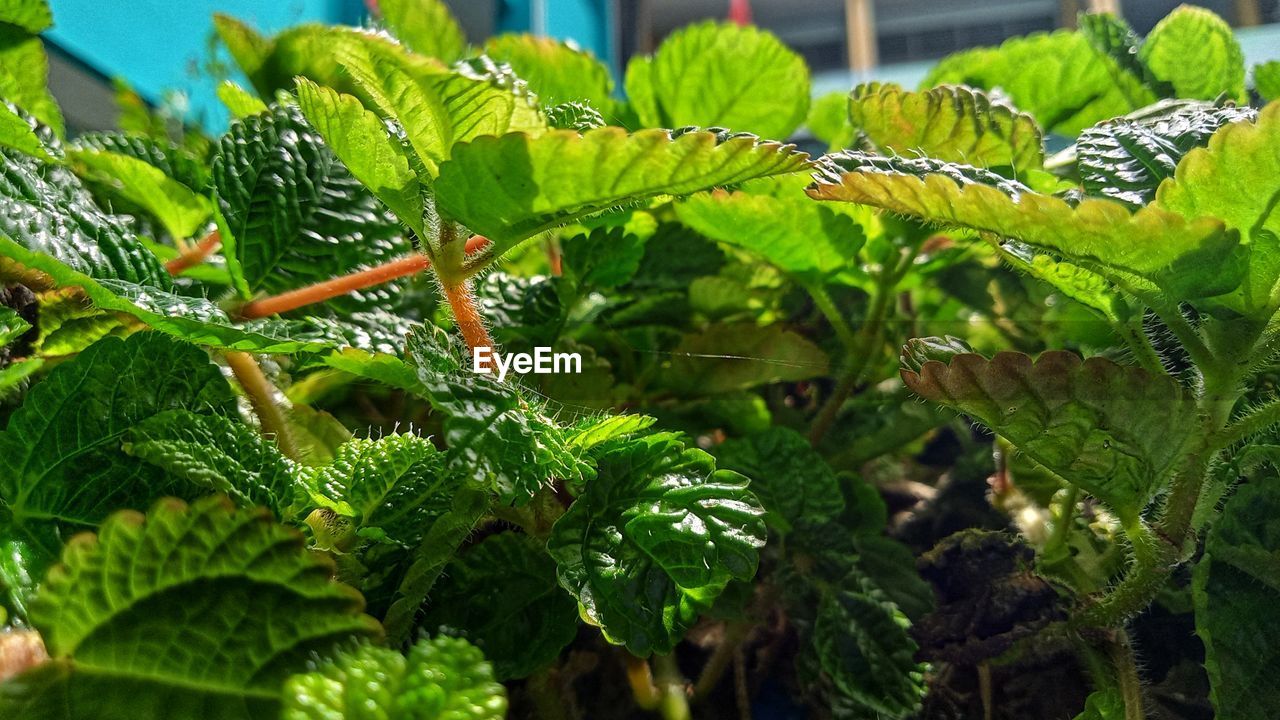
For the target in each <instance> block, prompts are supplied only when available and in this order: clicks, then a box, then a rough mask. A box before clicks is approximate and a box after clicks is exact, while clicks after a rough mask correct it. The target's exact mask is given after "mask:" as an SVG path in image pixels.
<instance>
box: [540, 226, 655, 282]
mask: <svg viewBox="0 0 1280 720" xmlns="http://www.w3.org/2000/svg"><path fill="white" fill-rule="evenodd" d="M644 241H645V238H644V237H643V236H641V235H639V234H636V233H631V232H627V229H626V228H625V227H616V228H607V227H599V228H595V229H594V230H591V231H590V232H588V233H586V234H584V235H574V236H573V237H570V238H564V239H561V241H560V250H561V253H562V255H563V256H564V269H565V272H566V273H569V274H570V275H572V276H573V277H574V278H576V279H577V281H578V283H580V284H582V285H586V286H588V287H598V288H615V287H618V286H620V285H623V284H625V283H626V282H627V281H628V280H630V279H631V278H632V277H635V274H636V271H638V270H639V269H640V261H641V260H642V259H643V258H644V245H645V243H644Z"/></svg>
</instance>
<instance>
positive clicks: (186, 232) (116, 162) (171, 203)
mask: <svg viewBox="0 0 1280 720" xmlns="http://www.w3.org/2000/svg"><path fill="white" fill-rule="evenodd" d="M67 156H68V158H69V159H70V160H72V161H73V162H75V163H78V164H79V165H80V167H81V168H83V169H84V170H85V174H87V175H88V176H89V177H92V178H93V179H94V180H96V181H98V182H100V183H104V184H107V185H109V186H110V187H112V188H113V189H114V190H116V191H117V192H119V193H120V195H121V196H122V197H124V198H125V199H126V200H128V201H130V202H132V203H135V204H137V205H138V206H140V207H142V208H143V209H145V210H146V211H147V212H149V213H151V214H152V215H153V216H155V218H156V219H157V220H159V221H160V224H161V225H163V226H164V229H165V231H166V232H168V233H169V235H171V236H172V237H174V238H189V237H192V236H193V235H195V234H196V233H197V232H198V231H199V230H200V229H201V228H202V227H204V225H205V223H206V222H207V221H208V219H209V215H210V214H211V213H212V212H213V208H212V206H211V205H210V204H209V200H208V199H207V198H205V197H204V196H202V195H197V194H196V193H195V192H192V190H191V188H189V187H187V186H186V185H183V184H182V183H180V182H178V181H177V180H175V179H173V178H171V177H169V176H168V175H166V174H165V173H164V172H163V171H162V170H160V168H157V167H155V166H154V165H151V164H149V163H146V162H144V161H142V160H137V159H135V158H132V157H129V156H127V155H121V154H119V153H113V152H107V151H102V150H91V149H76V150H71V151H70V152H68V153H67Z"/></svg>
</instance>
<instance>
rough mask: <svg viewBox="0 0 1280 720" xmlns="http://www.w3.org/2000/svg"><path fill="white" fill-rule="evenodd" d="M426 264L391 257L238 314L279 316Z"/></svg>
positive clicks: (473, 242)
mask: <svg viewBox="0 0 1280 720" xmlns="http://www.w3.org/2000/svg"><path fill="white" fill-rule="evenodd" d="M488 244H489V239H488V238H486V237H484V236H481V235H476V236H473V237H472V238H471V239H470V240H468V241H467V245H466V251H467V252H468V253H470V252H475V251H477V250H479V249H481V248H483V247H485V246H486V245H488ZM430 267H431V260H430V258H428V257H427V256H426V255H422V254H418V253H414V254H413V255H410V256H408V257H403V258H400V259H398V260H392V261H390V262H386V263H383V264H381V265H376V266H374V267H371V268H367V269H365V270H360V271H358V272H354V273H350V274H348V275H342V276H340V277H336V278H332V279H330V280H325V281H323V282H318V283H315V284H312V285H307V286H306V287H300V288H297V289H296V290H290V291H288V292H284V293H280V294H279V295H272V296H270V297H264V298H260V299H258V300H254V301H252V302H249V303H246V304H245V305H244V306H243V307H241V308H240V313H239V314H240V317H241V318H243V319H245V320H254V319H257V318H264V317H270V316H272V315H279V314H281V313H286V312H289V311H291V310H297V309H298V308H301V307H306V306H308V305H314V304H316V303H322V302H324V301H326V300H332V299H333V298H336V297H341V296H343V295H347V294H350V293H353V292H355V291H357V290H363V289H365V288H370V287H373V286H375V285H381V284H383V283H386V282H390V281H392V280H397V279H399V278H402V277H408V276H410V275H416V274H418V273H420V272H422V271H424V270H426V269H428V268H430Z"/></svg>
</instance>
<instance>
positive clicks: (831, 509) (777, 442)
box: [715, 427, 844, 532]
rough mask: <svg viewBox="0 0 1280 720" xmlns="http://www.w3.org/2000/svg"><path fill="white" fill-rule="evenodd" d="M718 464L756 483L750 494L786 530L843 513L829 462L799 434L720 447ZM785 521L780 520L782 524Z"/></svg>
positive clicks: (782, 431)
mask: <svg viewBox="0 0 1280 720" xmlns="http://www.w3.org/2000/svg"><path fill="white" fill-rule="evenodd" d="M715 452H716V464H717V465H719V466H720V467H722V468H725V469H726V470H733V471H736V472H739V473H742V474H743V475H745V476H747V477H748V478H750V479H751V492H752V493H753V494H754V495H755V496H756V497H758V498H759V499H760V504H761V505H763V506H764V509H765V510H767V511H769V517H768V518H767V519H769V520H770V521H771V524H774V525H777V526H779V528H780V529H781V530H783V531H784V532H785V531H786V530H789V529H790V528H792V527H794V526H795V525H796V524H797V523H799V522H804V521H807V522H815V523H816V522H821V521H822V520H823V519H824V518H831V517H834V516H836V515H839V514H840V512H841V511H842V510H844V496H843V495H841V494H840V483H839V481H838V480H837V479H836V474H835V472H834V471H833V470H832V469H831V466H830V465H827V462H826V460H823V459H822V456H821V455H819V454H818V453H817V452H815V451H814V450H813V448H812V447H810V445H809V441H808V440H807V439H805V437H804V436H803V435H801V434H800V433H798V432H796V431H794V430H792V429H790V428H785V427H771V428H769V429H768V430H766V431H764V432H761V433H756V434H755V435H749V436H747V437H745V438H741V439H731V440H726V441H725V442H723V443H721V444H720V445H719V446H718V447H717V448H716V451H715ZM779 521H780V522H779Z"/></svg>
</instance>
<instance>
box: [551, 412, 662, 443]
mask: <svg viewBox="0 0 1280 720" xmlns="http://www.w3.org/2000/svg"><path fill="white" fill-rule="evenodd" d="M654 422H656V420H654V418H651V417H648V416H647V415H607V416H602V417H594V418H584V419H582V420H579V421H578V422H576V423H574V425H573V426H572V427H571V428H569V436H568V441H569V444H570V445H573V446H575V447H577V448H580V449H582V450H584V451H585V450H591V449H592V448H594V447H596V446H598V445H603V444H604V443H606V442H608V441H610V440H618V439H621V438H624V437H627V436H628V435H634V434H635V433H638V432H640V431H641V430H644V429H646V428H648V427H650V426H652V425H653V424H654Z"/></svg>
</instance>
